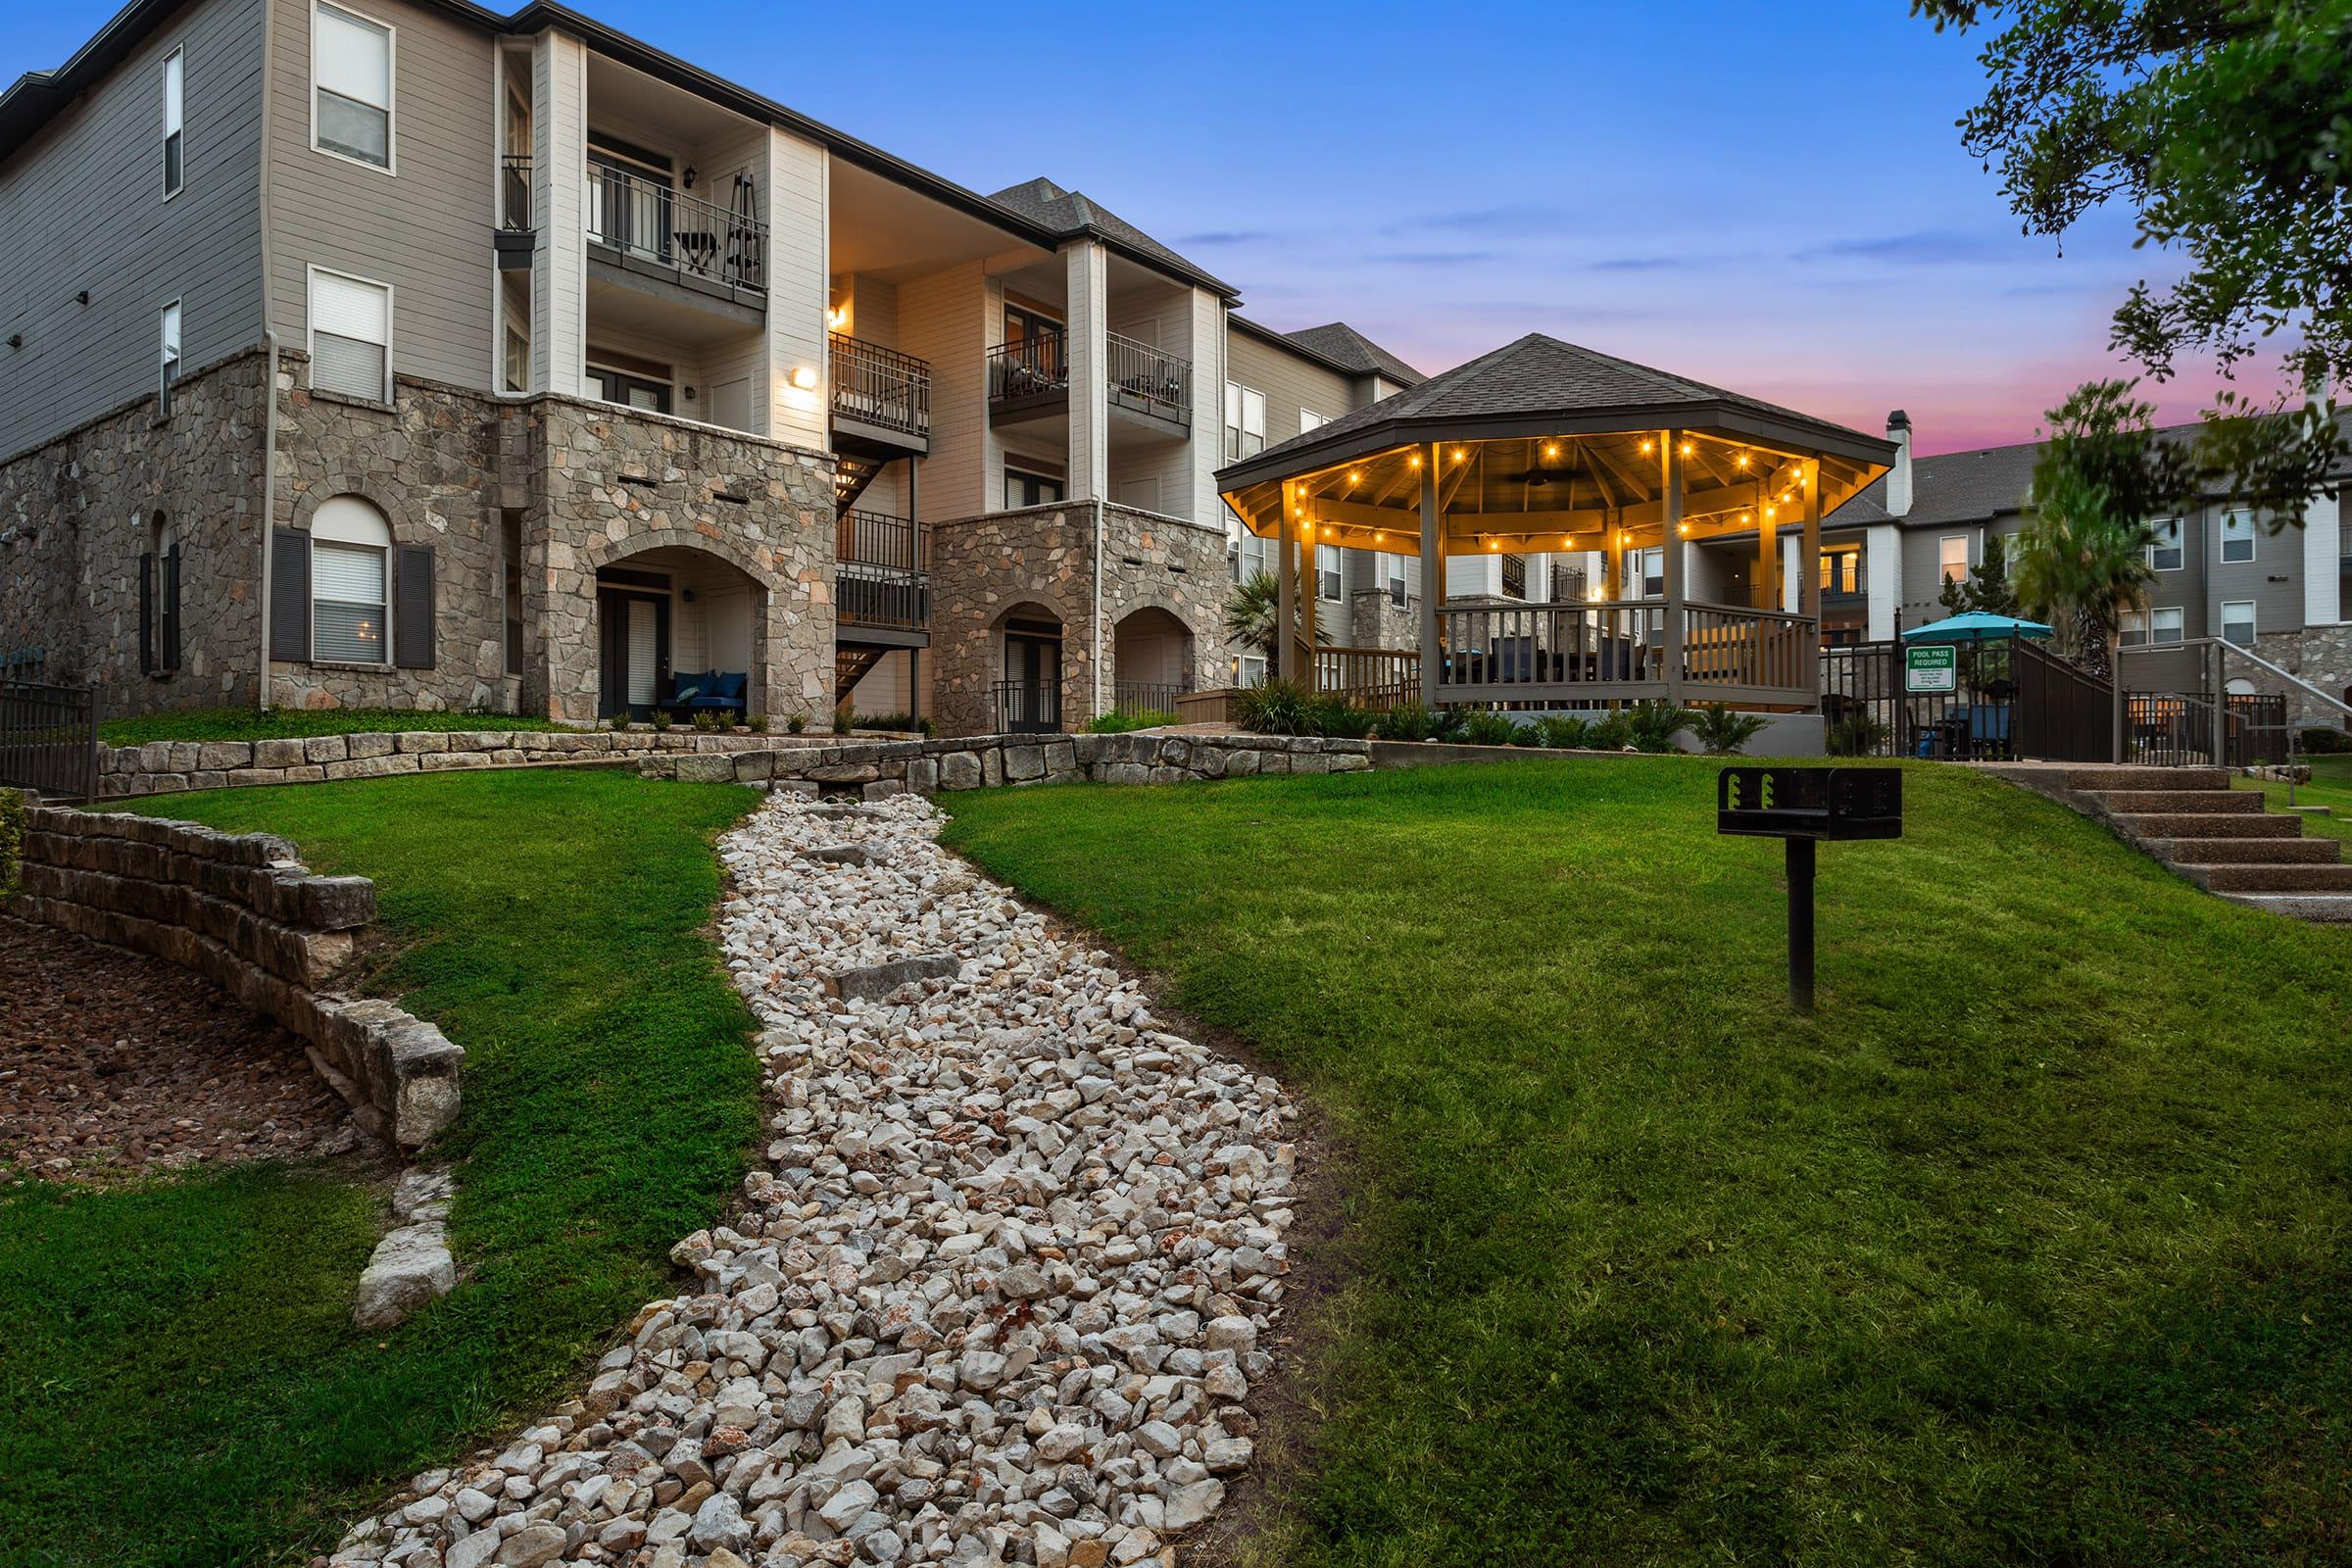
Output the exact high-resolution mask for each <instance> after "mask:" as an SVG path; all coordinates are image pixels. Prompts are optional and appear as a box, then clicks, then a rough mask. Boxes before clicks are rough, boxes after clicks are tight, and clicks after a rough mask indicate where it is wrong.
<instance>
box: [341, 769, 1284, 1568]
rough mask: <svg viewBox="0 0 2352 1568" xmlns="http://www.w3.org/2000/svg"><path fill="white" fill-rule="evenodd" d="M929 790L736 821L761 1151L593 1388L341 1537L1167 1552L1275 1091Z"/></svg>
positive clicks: (439, 1557) (1198, 1466)
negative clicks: (958, 836)
mask: <svg viewBox="0 0 2352 1568" xmlns="http://www.w3.org/2000/svg"><path fill="white" fill-rule="evenodd" d="M939 821H940V817H939V815H938V813H937V812H936V811H934V809H932V808H931V807H930V806H929V805H928V804H926V803H924V802H922V801H920V800H918V799H915V798H913V797H900V798H896V799H893V800H889V801H886V802H881V803H876V804H872V805H860V806H835V805H817V804H815V803H812V802H809V801H805V800H803V799H800V798H797V797H791V796H785V795H777V796H775V797H773V798H771V799H770V800H769V802H768V803H767V804H766V805H764V806H763V807H761V808H760V810H759V811H757V812H756V813H755V814H754V815H753V816H752V817H751V818H750V819H749V820H748V821H746V822H745V823H744V824H743V825H742V826H741V827H739V828H737V829H736V830H735V831H734V832H733V833H731V834H729V835H728V836H727V837H726V838H725V839H723V840H722V841H721V845H720V849H721V853H722V856H723V858H724V859H725V862H726V865H727V868H728V870H729V872H730V873H731V875H732V877H733V879H734V887H735V891H734V894H733V895H732V896H731V897H730V898H729V900H728V901H727V904H726V906H725V908H724V910H723V912H722V917H721V921H720V929H721V942H722V945H723V948H724V951H725V956H726V961H727V964H728V967H729V969H730V971H731V972H732V974H733V976H734V979H735V983H736V985H737V987H738V988H739V989H740V990H741V991H742V992H743V994H744V995H745V996H746V997H747V998H748V999H749V1000H750V1002H751V1005H752V1006H753V1008H754V1010H755V1011H756V1012H757V1014H758V1015H759V1018H760V1023H761V1024H762V1025H764V1026H765V1029H764V1032H763V1033H762V1034H761V1035H760V1041H759V1049H760V1054H761V1056H762V1058H763V1060H764V1063H765V1070H766V1075H767V1093H768V1099H769V1103H770V1119H769V1123H768V1129H769V1133H770V1135H771V1142H769V1144H768V1145H767V1148H766V1152H765V1155H766V1157H765V1161H764V1163H763V1164H762V1165H760V1167H759V1168H758V1169H756V1170H754V1171H753V1172H752V1173H751V1174H750V1175H749V1176H748V1177H746V1178H745V1181H744V1193H743V1202H742V1204H741V1206H740V1208H739V1210H738V1211H737V1212H736V1213H735V1214H733V1215H732V1216H731V1217H730V1220H729V1223H728V1224H727V1225H725V1226H719V1227H713V1228H712V1229H711V1230H708V1231H699V1232H697V1233H696V1234H694V1235H693V1236H690V1237H688V1238H686V1240H684V1241H683V1242H681V1243H679V1244H678V1246H677V1248H676V1249H675V1250H674V1251H673V1252H672V1254H671V1255H672V1257H673V1258H674V1259H675V1260H676V1261H677V1262H678V1263H679V1264H680V1265H681V1266H683V1267H684V1268H686V1269H689V1270H691V1271H692V1272H693V1274H694V1275H696V1276H697V1278H698V1280H699V1284H698V1286H697V1287H696V1288H695V1289H694V1290H693V1292H692V1293H691V1294H688V1295H684V1296H680V1297H678V1298H676V1299H664V1300H660V1301H655V1302H653V1303H651V1304H649V1305H648V1306H647V1307H646V1308H645V1309H644V1310H643V1311H641V1312H640V1313H639V1314H638V1317H637V1319H636V1320H635V1322H633V1323H632V1324H631V1325H630V1338H629V1339H628V1340H627V1341H626V1342H624V1343H622V1344H621V1345H619V1346H618V1347H616V1348H614V1349H613V1352H612V1353H611V1354H609V1355H607V1356H606V1357H605V1358H604V1360H603V1362H602V1363H600V1365H599V1369H598V1371H597V1373H596V1376H595V1378H594V1380H593V1381H592V1382H591V1383H590V1385H589V1387H588V1389H587V1391H586V1394H585V1396H584V1397H583V1399H582V1400H580V1401H578V1402H577V1403H574V1404H569V1405H566V1406H565V1407H564V1411H563V1412H560V1413H558V1414H557V1415H555V1416H554V1417H552V1418H551V1419H549V1420H548V1421H546V1422H544V1423H542V1424H540V1425H537V1426H534V1427H532V1428H530V1429H529V1430H528V1431H525V1432H524V1433H522V1434H521V1435H520V1436H519V1437H518V1438H517V1439H516V1440H515V1443H514V1444H513V1445H512V1446H509V1447H508V1448H507V1449H505V1450H504V1451H503V1452H498V1453H492V1452H490V1451H488V1450H485V1451H484V1452H482V1453H481V1454H479V1455H477V1456H476V1457H475V1458H474V1459H473V1461H472V1462H470V1463H468V1464H466V1465H463V1466H461V1467H459V1468H457V1469H454V1470H449V1471H435V1472H428V1473H427V1474H425V1475H423V1476H419V1477H417V1481H416V1483H415V1486H414V1488H413V1489H412V1490H411V1491H410V1492H409V1493H407V1494H404V1495H402V1496H401V1497H399V1498H397V1499H396V1500H395V1502H394V1504H393V1507H392V1509H391V1510H390V1511H389V1512H387V1513H386V1514H385V1515H383V1516H382V1517H381V1518H379V1519H376V1520H371V1521H369V1522H368V1524H367V1525H364V1526H363V1527H361V1529H360V1530H359V1531H356V1532H354V1534H353V1536H352V1537H351V1538H349V1539H347V1540H346V1542H345V1543H344V1544H343V1546H342V1548H341V1549H340V1550H339V1551H338V1553H337V1555H336V1557H335V1559H334V1561H335V1562H336V1563H338V1564H345V1563H349V1564H359V1563H369V1564H374V1563H383V1564H394V1563H397V1564H403V1565H408V1564H416V1563H431V1564H435V1565H441V1568H482V1565H484V1564H498V1565H507V1568H528V1565H531V1564H537V1563H542V1562H552V1561H555V1560H558V1559H559V1558H561V1559H563V1560H566V1561H572V1560H579V1561H590V1560H597V1561H607V1562H617V1563H628V1564H633V1565H642V1568H686V1565H690V1564H707V1565H710V1568H737V1565H739V1564H743V1563H746V1562H756V1563H760V1564H771V1563H772V1564H817V1563H832V1564H848V1563H852V1562H868V1563H878V1564H891V1563H900V1562H907V1563H912V1562H919V1561H952V1562H965V1563H995V1562H1002V1561H1021V1562H1028V1561H1035V1562H1036V1563H1038V1564H1039V1565H1041V1568H1064V1565H1071V1568H1098V1565H1103V1564H1105V1563H1107V1564H1130V1563H1140V1562H1159V1563H1171V1564H1172V1563H1173V1562H1174V1561H1175V1560H1176V1548H1175V1547H1174V1546H1173V1545H1172V1544H1169V1543H1170V1542H1171V1541H1172V1540H1174V1539H1177V1538H1180V1537H1181V1536H1183V1535H1184V1534H1185V1533H1186V1532H1187V1531H1190V1530H1193V1529H1196V1528H1198V1527H1199V1526H1200V1525H1201V1524H1202V1523H1203V1522H1204V1521H1205V1520H1206V1519H1207V1518H1208V1517H1209V1516H1210V1514H1211V1513H1213V1512H1214V1511H1215V1509H1216V1508H1217V1506H1218V1505H1219V1503H1220V1502H1221V1501H1222V1500H1223V1496H1224V1491H1225V1485H1226V1482H1227V1481H1228V1480H1229V1479H1230V1478H1232V1477H1233V1476H1234V1475H1235V1474H1236V1473H1237V1472H1239V1471H1241V1470H1242V1469H1244V1468H1245V1467H1246V1466H1247V1465H1248V1464H1249V1462H1250V1456H1251V1441H1250V1433H1251V1430H1252V1418H1251V1416H1250V1412H1249V1410H1248V1408H1247V1407H1246V1404H1245V1400H1246V1399H1247V1397H1248V1395H1249V1392H1250V1382H1251V1381H1252V1380H1254V1379H1257V1378H1260V1377H1262V1376H1264V1375H1265V1373H1266V1372H1267V1371H1268V1370H1269V1369H1270V1367H1271V1365H1272V1359H1271V1355H1270V1340H1269V1331H1270V1329H1271V1327H1272V1325H1273V1323H1274V1321H1275V1318H1276V1316H1277V1314H1278V1311H1279V1307H1280V1303H1281V1301H1282V1299H1283V1294H1284V1288H1283V1275H1284V1274H1285V1272H1287V1269H1288V1259H1287V1254H1286V1250H1285V1247H1284V1244H1283V1231H1284V1229H1285V1227H1286V1226H1287V1225H1288V1224H1289V1221H1290V1211H1289V1208H1288V1202H1289V1199H1288V1197H1287V1196H1286V1195H1287V1192H1288V1188H1289V1185H1290V1179H1291V1174H1292V1152H1291V1149H1290V1146H1289V1145H1288V1144H1287V1143H1285V1142H1284V1141H1283V1140H1284V1138H1285V1136H1286V1131H1285V1129H1286V1125H1287V1124H1288V1123H1289V1122H1290V1121H1291V1120H1292V1119H1293V1118H1294V1116H1295V1115H1296V1112H1295V1110H1294V1109H1293V1108H1292V1107H1291V1106H1290V1105H1289V1104H1288V1103H1285V1101H1284V1100H1283V1098H1282V1095H1281V1092H1280V1090H1279V1089H1278V1087H1277V1086H1276V1085H1275V1084H1274V1082H1273V1081H1272V1080H1271V1079H1268V1078H1264V1077H1259V1076H1256V1075H1254V1074H1252V1073H1251V1072H1250V1071H1249V1070H1248V1069H1246V1068H1244V1067H1242V1066H1240V1065H1238V1064H1236V1063H1234V1062H1231V1061H1227V1060H1224V1059H1221V1058H1219V1057H1217V1056H1215V1055H1213V1054H1210V1053H1209V1052H1207V1051H1206V1050H1204V1049H1202V1048H1201V1047H1200V1046H1197V1045H1195V1044H1193V1043H1191V1042H1189V1041H1187V1040H1184V1039H1182V1038H1181V1037H1179V1036H1176V1035H1173V1034H1169V1033H1166V1032H1163V1031H1162V1030H1161V1029H1160V1028H1159V1026H1158V1024H1157V1022H1156V1021H1155V1020H1154V1019H1153V1018H1152V1013H1151V1010H1150V1008H1149V1006H1148V1005H1147V1004H1146V1002H1145V1000H1144V999H1143V997H1142V995H1141V994H1140V992H1139V991H1138V989H1137V987H1136V986H1135V984H1134V983H1133V982H1132V981H1129V980H1126V979H1123V978H1122V977H1121V976H1120V975H1119V974H1118V973H1117V972H1116V971H1115V970H1114V969H1112V968H1111V967H1110V966H1109V964H1108V960H1107V958H1106V956H1104V955H1103V954H1100V953H1091V952H1088V951H1085V950H1084V949H1082V948H1080V947H1079V946H1077V945H1076V944H1075V943H1073V942H1071V941H1069V940H1068V939H1066V938H1065V937H1062V936H1060V935H1057V934H1055V933H1054V932H1053V931H1051V930H1049V929H1048V927H1047V925H1046V923H1045V921H1044V920H1043V918H1041V917H1040V916H1038V915H1037V914H1034V913H1031V912H1029V911H1026V910H1024V909H1022V908H1021V907H1019V906H1018V905H1017V904H1016V903H1014V902H1013V900H1012V899H1011V898H1010V897H1009V896H1008V895H1007V894H1006V893H1005V890H1004V889H1002V888H1000V887H998V886H996V885H994V884H992V883H989V882H987V881H986V880H984V879H982V878H980V877H978V876H977V875H975V874H974V873H973V872H972V871H971V870H970V869H969V868H968V867H966V866H965V865H963V863H962V862H960V861H958V860H956V858H953V857H951V856H949V855H948V854H947V853H946V852H945V851H943V850H941V849H940V848H939V846H938V844H937V842H936V834H937V829H938V825H939ZM591 1544H593V1545H594V1547H595V1548H596V1549H595V1550H593V1551H590V1550H587V1549H586V1548H588V1547H589V1546H590V1545H591Z"/></svg>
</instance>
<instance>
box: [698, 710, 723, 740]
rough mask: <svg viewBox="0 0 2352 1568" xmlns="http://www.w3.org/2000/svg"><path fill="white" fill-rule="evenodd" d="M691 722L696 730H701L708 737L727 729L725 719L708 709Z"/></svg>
mask: <svg viewBox="0 0 2352 1568" xmlns="http://www.w3.org/2000/svg"><path fill="white" fill-rule="evenodd" d="M691 722H692V723H693V725H694V727H695V728H696V729H699V730H701V731H702V732H703V733H704V734H706V735H715V734H717V733H718V732H719V731H720V730H722V729H725V728H726V727H727V721H726V720H725V719H723V718H721V717H719V716H718V715H717V714H716V713H713V712H711V711H710V710H709V709H707V708H706V709H704V710H703V711H701V712H699V713H696V714H695V715H694V717H693V719H692V720H691Z"/></svg>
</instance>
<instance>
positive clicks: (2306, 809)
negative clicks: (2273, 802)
mask: <svg viewBox="0 0 2352 1568" xmlns="http://www.w3.org/2000/svg"><path fill="white" fill-rule="evenodd" d="M2278 809H2280V810H2281V811H2292V812H2294V813H2295V815H2297V816H2331V815H2333V814H2334V812H2335V808H2334V807H2332V806H2281V807H2280V808H2278Z"/></svg>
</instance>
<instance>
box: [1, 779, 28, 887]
mask: <svg viewBox="0 0 2352 1568" xmlns="http://www.w3.org/2000/svg"><path fill="white" fill-rule="evenodd" d="M24 847H25V797H24V796H22V795H19V794H18V793H17V792H16V791H15V790H12V789H7V788H0V898H5V897H7V896H8V895H9V894H10V893H12V892H14V891H15V890H16V886H17V857H18V855H19V853H20V852H21V851H22V850H23V849H24Z"/></svg>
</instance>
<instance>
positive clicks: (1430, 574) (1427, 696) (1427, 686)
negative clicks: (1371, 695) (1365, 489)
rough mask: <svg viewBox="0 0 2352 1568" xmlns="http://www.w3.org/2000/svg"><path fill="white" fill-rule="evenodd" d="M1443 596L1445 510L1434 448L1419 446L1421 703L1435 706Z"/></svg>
mask: <svg viewBox="0 0 2352 1568" xmlns="http://www.w3.org/2000/svg"><path fill="white" fill-rule="evenodd" d="M1445 597H1446V515H1445V514H1444V513H1443V512H1440V511H1439V510H1438V449H1437V448H1436V447H1435V446H1434V445H1432V446H1425V447H1423V448H1422V449H1421V706H1422V707H1424V708H1427V709H1432V710H1434V709H1436V707H1437V706H1438V676H1439V673H1440V670H1439V664H1440V662H1441V661H1442V660H1444V658H1445V657H1446V654H1445V650H1444V648H1443V647H1442V646H1441V644H1440V642H1439V639H1438V604H1439V602H1440V601H1441V600H1443V599H1444V598H1445Z"/></svg>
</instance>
